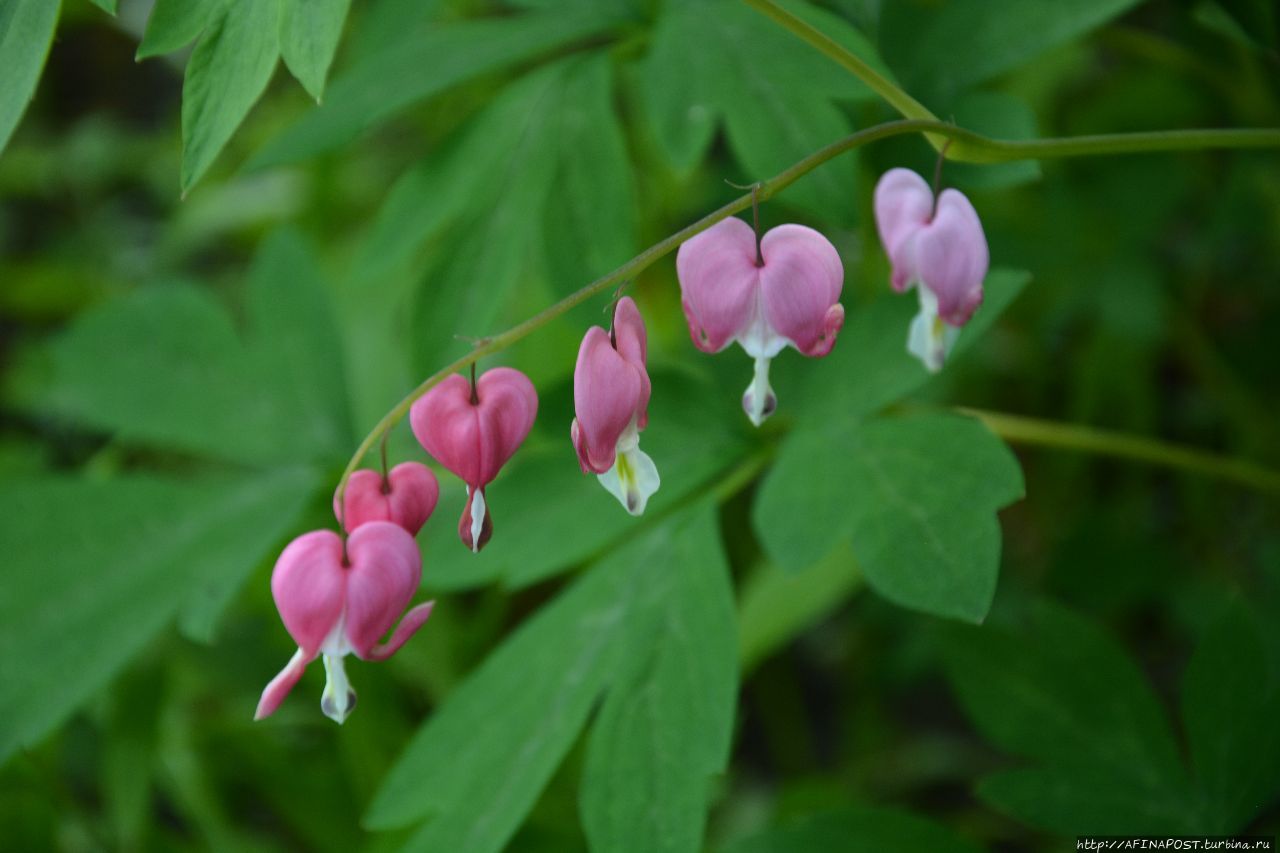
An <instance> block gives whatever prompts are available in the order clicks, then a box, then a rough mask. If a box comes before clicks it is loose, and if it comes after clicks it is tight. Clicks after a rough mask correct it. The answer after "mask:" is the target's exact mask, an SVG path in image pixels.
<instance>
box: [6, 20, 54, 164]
mask: <svg viewBox="0 0 1280 853" xmlns="http://www.w3.org/2000/svg"><path fill="white" fill-rule="evenodd" d="M60 6H61V3H60V2H59V0H6V2H5V3H4V4H3V5H0V80H3V81H4V83H3V85H0V151H3V150H4V148H5V146H6V145H8V144H9V137H10V136H12V135H13V129H14V128H15V127H17V126H18V120H19V119H20V118H22V113H23V111H24V110H26V108H27V104H28V103H29V102H30V101H31V98H32V97H34V96H35V91H36V83H38V82H39V81H40V72H41V70H42V69H43V68H44V60H45V57H47V56H48V55H49V45H50V44H51V43H52V42H53V31H54V28H55V27H57V25H58V9H59V7H60Z"/></svg>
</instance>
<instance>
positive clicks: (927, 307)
mask: <svg viewBox="0 0 1280 853" xmlns="http://www.w3.org/2000/svg"><path fill="white" fill-rule="evenodd" d="M916 290H918V291H919V293H920V313H918V314H916V316H915V319H914V320H912V321H911V330H910V331H909V332H908V333H907V352H909V353H911V354H912V355H913V356H915V357H916V358H918V359H920V361H921V362H922V363H923V364H924V366H925V369H927V370H928V371H929V372H930V373H937V372H938V371H939V370H941V369H942V365H943V363H944V362H945V361H946V360H947V356H948V355H949V354H950V353H951V349H952V348H953V347H954V346H955V344H956V339H957V338H959V337H960V330H959V329H958V328H956V327H955V326H952V325H950V324H948V323H946V322H944V321H943V319H942V318H941V317H939V316H938V298H937V297H936V296H934V294H933V291H931V290H930V289H929V288H928V287H926V286H925V284H924V282H920V283H919V284H918V285H917V287H916Z"/></svg>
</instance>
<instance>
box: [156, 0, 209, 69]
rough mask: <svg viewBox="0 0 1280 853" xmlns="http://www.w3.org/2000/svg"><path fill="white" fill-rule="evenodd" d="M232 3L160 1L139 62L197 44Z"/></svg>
mask: <svg viewBox="0 0 1280 853" xmlns="http://www.w3.org/2000/svg"><path fill="white" fill-rule="evenodd" d="M227 2H228V0H201V2H192V0H156V3H155V6H153V7H152V8H151V17H149V18H147V29H146V31H145V32H144V33H143V34H142V42H141V43H140V44H139V45H138V52H137V54H136V56H135V58H136V59H147V58H149V57H152V56H160V55H163V54H166V53H173V52H174V51H175V50H180V49H181V48H184V47H186V46H187V45H189V44H191V42H193V41H195V39H196V37H197V36H199V35H200V33H201V32H203V31H204V28H205V27H207V26H208V25H209V22H210V21H212V20H213V19H214V18H216V17H217V16H218V15H219V13H220V12H221V11H222V8H223V6H224V5H225V4H226V3H227Z"/></svg>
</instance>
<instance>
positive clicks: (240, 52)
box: [182, 0, 280, 195]
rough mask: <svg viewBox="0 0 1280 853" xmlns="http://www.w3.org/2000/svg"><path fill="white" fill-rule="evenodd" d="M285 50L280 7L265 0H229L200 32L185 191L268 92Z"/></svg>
mask: <svg viewBox="0 0 1280 853" xmlns="http://www.w3.org/2000/svg"><path fill="white" fill-rule="evenodd" d="M279 51H280V26H279V9H278V7H277V4H275V3H266V2H262V0H228V3H227V5H226V6H225V7H224V8H223V10H222V11H221V13H220V14H219V15H218V16H217V17H216V18H214V19H213V20H212V21H211V22H210V23H209V25H208V28H207V29H206V30H205V31H204V33H203V34H202V35H201V36H200V41H199V42H198V43H197V44H196V49H195V51H194V52H193V53H192V54H191V59H190V60H189V61H188V62H187V71H186V76H185V77H184V78H183V83H182V192H183V194H184V195H185V194H186V193H187V192H188V191H189V190H190V189H191V188H192V187H193V186H195V183H196V181H198V180H200V178H201V177H202V176H203V175H204V173H205V172H206V171H207V170H208V168H209V166H210V165H211V164H212V163H213V161H214V158H215V157H217V156H218V153H219V152H220V151H222V148H223V146H224V145H226V144H227V140H229V139H230V138H231V134H233V133H234V132H235V130H236V128H237V127H239V126H240V122H242V121H243V120H244V117H245V116H246V115H248V113H249V109H250V108H251V107H252V106H253V105H254V103H255V102H257V100H258V98H259V97H260V96H261V95H262V93H263V91H265V90H266V88H267V83H268V82H270V80H271V74H272V72H273V71H275V67H276V59H277V58H278V57H279Z"/></svg>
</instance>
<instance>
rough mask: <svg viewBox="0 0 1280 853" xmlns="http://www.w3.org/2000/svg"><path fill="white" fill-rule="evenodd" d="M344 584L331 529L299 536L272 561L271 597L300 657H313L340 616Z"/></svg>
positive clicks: (335, 536) (337, 540) (338, 546)
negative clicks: (304, 655) (303, 655)
mask: <svg viewBox="0 0 1280 853" xmlns="http://www.w3.org/2000/svg"><path fill="white" fill-rule="evenodd" d="M401 532H403V531H401ZM346 584H347V578H346V570H345V569H344V568H343V565H342V540H341V539H340V538H338V534H336V533H334V532H333V531H332V530H315V531H312V532H311V533H304V534H302V535H301V536H299V537H298V538H297V539H294V540H293V541H292V542H290V543H289V544H288V545H287V546H285V549H284V551H283V552H282V553H281V554H280V558H279V559H278V560H276V566H275V569H274V570H273V571H272V573H271V595H272V597H273V598H274V599H275V602H276V609H277V610H279V611H280V618H281V619H282V620H283V621H284V627H285V628H286V629H287V630H288V631H289V635H290V636H292V637H293V639H294V642H296V643H297V644H298V647H299V648H300V649H302V651H303V653H304V654H306V655H308V656H310V657H314V656H315V654H316V653H317V652H318V651H319V650H320V645H321V644H322V643H323V642H324V638H325V637H326V636H327V635H328V634H329V631H330V630H332V629H333V626H334V625H335V624H336V623H337V621H338V618H339V617H340V616H341V615H342V606H343V603H344V599H345V595H346Z"/></svg>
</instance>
